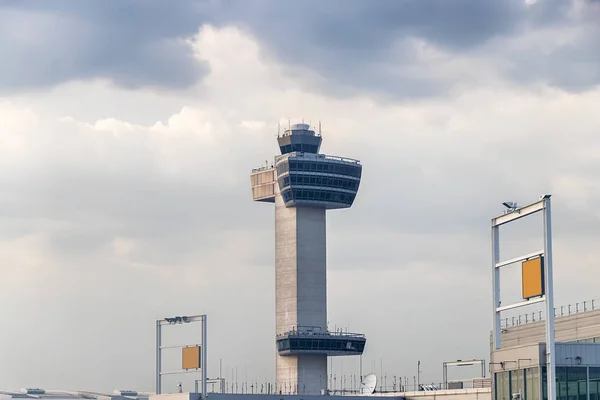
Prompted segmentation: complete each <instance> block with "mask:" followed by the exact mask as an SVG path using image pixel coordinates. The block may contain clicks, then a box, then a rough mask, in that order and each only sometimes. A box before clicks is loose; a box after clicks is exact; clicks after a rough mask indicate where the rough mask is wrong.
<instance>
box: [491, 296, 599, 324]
mask: <svg viewBox="0 0 600 400" xmlns="http://www.w3.org/2000/svg"><path fill="white" fill-rule="evenodd" d="M596 310H600V306H599V303H598V300H588V301H583V302H579V303H574V304H568V305H565V306H560V307H555V308H554V318H560V317H567V316H569V315H573V314H580V313H584V312H588V311H596ZM545 317H546V312H545V311H534V312H530V313H526V314H519V315H515V316H512V317H508V318H502V319H501V320H500V326H501V328H512V327H515V326H521V325H525V324H531V323H535V322H541V321H544V320H545Z"/></svg>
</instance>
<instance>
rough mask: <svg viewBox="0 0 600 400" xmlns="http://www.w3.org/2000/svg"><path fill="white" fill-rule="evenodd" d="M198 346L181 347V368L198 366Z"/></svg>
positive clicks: (196, 367)
mask: <svg viewBox="0 0 600 400" xmlns="http://www.w3.org/2000/svg"><path fill="white" fill-rule="evenodd" d="M200 359H201V358H200V346H193V347H184V348H183V349H181V368H182V369H198V368H200Z"/></svg>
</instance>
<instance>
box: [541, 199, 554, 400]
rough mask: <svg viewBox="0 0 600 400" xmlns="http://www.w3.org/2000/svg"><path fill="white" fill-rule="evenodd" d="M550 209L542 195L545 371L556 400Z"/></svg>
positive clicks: (552, 398)
mask: <svg viewBox="0 0 600 400" xmlns="http://www.w3.org/2000/svg"><path fill="white" fill-rule="evenodd" d="M551 214H552V209H551V205H550V196H545V197H544V280H545V286H546V290H545V292H546V293H545V297H546V299H545V300H546V301H545V303H546V371H547V377H548V379H547V381H548V400H556V378H555V376H556V363H555V358H556V355H555V352H554V350H555V345H554V282H553V279H552V217H551Z"/></svg>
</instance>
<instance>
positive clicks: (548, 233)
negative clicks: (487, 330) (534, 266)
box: [492, 194, 556, 400]
mask: <svg viewBox="0 0 600 400" xmlns="http://www.w3.org/2000/svg"><path fill="white" fill-rule="evenodd" d="M550 197H551V195H549V194H546V195H543V196H540V200H538V201H536V202H535V203H531V204H529V205H527V206H524V207H517V205H516V203H504V205H505V206H506V207H507V211H506V213H505V214H503V215H500V216H498V217H495V218H492V271H493V275H492V281H493V286H494V294H493V296H494V311H493V312H494V329H493V342H494V349H495V350H498V349H500V320H501V317H500V313H501V312H502V311H506V310H510V309H514V308H518V307H523V306H528V305H531V304H535V303H540V302H544V303H545V306H546V370H547V379H546V381H547V383H548V400H556V378H555V376H556V363H555V353H554V349H555V346H554V283H553V277H552V220H551V203H550ZM540 211H541V212H542V213H543V225H544V248H543V250H539V251H536V252H534V253H530V254H526V255H524V256H520V257H516V258H512V259H510V260H506V261H500V232H499V228H500V226H501V225H504V224H507V223H509V222H512V221H515V220H517V219H520V218H523V217H526V216H528V215H532V214H535V213H537V212H540ZM535 257H543V261H542V268H543V275H542V277H543V280H544V281H543V292H542V293H541V296H539V297H537V298H535V299H530V300H525V301H522V302H519V303H514V304H510V305H504V306H502V305H501V299H500V268H501V267H505V266H507V265H510V264H514V263H518V262H523V261H527V260H529V259H532V258H535ZM540 380H541V377H540Z"/></svg>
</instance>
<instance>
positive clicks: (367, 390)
mask: <svg viewBox="0 0 600 400" xmlns="http://www.w3.org/2000/svg"><path fill="white" fill-rule="evenodd" d="M376 386H377V377H376V376H375V374H369V375H367V376H365V377H364V379H363V380H362V382H361V383H360V394H373V393H374V392H375V387H376Z"/></svg>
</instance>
